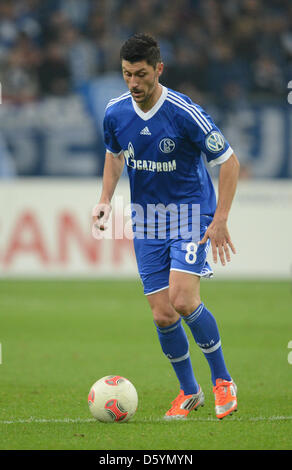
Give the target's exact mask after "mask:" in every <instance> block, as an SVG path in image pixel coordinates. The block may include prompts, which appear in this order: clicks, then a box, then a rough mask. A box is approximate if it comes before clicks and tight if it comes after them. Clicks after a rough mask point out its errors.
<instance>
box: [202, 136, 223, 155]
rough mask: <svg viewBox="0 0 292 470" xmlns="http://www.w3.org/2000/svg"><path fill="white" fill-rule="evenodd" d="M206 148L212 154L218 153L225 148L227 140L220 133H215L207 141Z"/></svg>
mask: <svg viewBox="0 0 292 470" xmlns="http://www.w3.org/2000/svg"><path fill="white" fill-rule="evenodd" d="M205 144H206V148H207V149H208V150H210V152H214V153H218V152H221V150H223V149H224V147H225V140H224V137H223V135H222V134H220V132H218V131H213V132H211V134H209V135H208V136H207V137H206V139H205Z"/></svg>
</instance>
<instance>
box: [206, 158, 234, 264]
mask: <svg viewBox="0 0 292 470" xmlns="http://www.w3.org/2000/svg"><path fill="white" fill-rule="evenodd" d="M239 166H240V165H239V161H238V159H237V157H236V155H235V154H234V153H232V155H231V156H230V157H229V158H228V159H227V160H226V161H224V162H223V163H222V164H221V165H220V171H219V182H218V202H217V208H216V211H215V214H214V218H213V221H212V222H211V224H210V225H209V227H208V229H207V230H206V233H205V235H204V237H203V238H202V240H201V241H200V242H199V244H204V243H206V242H207V240H208V239H210V243H211V247H212V254H213V260H214V262H215V263H217V260H218V255H219V258H220V261H221V263H222V265H225V264H226V260H227V261H228V262H229V261H230V260H231V256H230V250H231V251H232V253H234V254H235V253H236V250H235V247H234V245H233V243H232V240H231V237H230V235H229V231H228V227H227V221H228V216H229V212H230V209H231V205H232V201H233V198H234V195H235V191H236V186H237V181H238V175H239Z"/></svg>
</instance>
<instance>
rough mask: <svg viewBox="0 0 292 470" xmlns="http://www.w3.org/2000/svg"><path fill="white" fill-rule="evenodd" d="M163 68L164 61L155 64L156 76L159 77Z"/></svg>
mask: <svg viewBox="0 0 292 470" xmlns="http://www.w3.org/2000/svg"><path fill="white" fill-rule="evenodd" d="M163 69H164V63H163V62H158V64H157V66H156V70H157V73H158V77H160V76H161V75H162V72H163Z"/></svg>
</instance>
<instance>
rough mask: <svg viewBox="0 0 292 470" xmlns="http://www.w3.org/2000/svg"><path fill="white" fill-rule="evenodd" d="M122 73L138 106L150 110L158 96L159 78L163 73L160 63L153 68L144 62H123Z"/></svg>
mask: <svg viewBox="0 0 292 470" xmlns="http://www.w3.org/2000/svg"><path fill="white" fill-rule="evenodd" d="M122 71H123V77H124V80H125V82H126V84H127V85H128V88H129V90H130V92H131V95H132V97H133V99H134V100H135V101H136V103H137V104H138V106H140V107H141V108H142V109H143V108H149V107H150V108H151V107H152V106H153V105H154V104H155V102H156V99H157V95H159V94H160V86H159V77H160V75H161V74H162V71H163V64H162V63H161V62H160V63H158V64H157V65H156V67H155V68H154V67H152V65H149V64H147V62H146V61H145V60H143V61H141V62H134V63H132V62H128V61H127V60H123V61H122Z"/></svg>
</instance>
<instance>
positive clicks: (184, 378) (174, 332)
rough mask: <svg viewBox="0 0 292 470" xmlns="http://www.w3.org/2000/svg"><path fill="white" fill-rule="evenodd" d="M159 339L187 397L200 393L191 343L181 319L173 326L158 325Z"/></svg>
mask: <svg viewBox="0 0 292 470" xmlns="http://www.w3.org/2000/svg"><path fill="white" fill-rule="evenodd" d="M156 329H157V333H158V338H159V341H160V344H161V347H162V351H163V352H164V354H165V355H166V357H167V358H168V359H169V360H170V362H171V365H172V367H173V369H174V371H175V373H176V376H177V378H178V380H179V383H180V388H181V390H183V391H184V393H185V395H191V394H194V393H197V392H198V391H199V385H198V383H197V381H196V379H195V376H194V372H193V368H192V364H191V359H190V353H189V342H188V339H187V335H186V332H185V330H184V328H183V326H182V322H181V318H180V319H179V320H178V321H177V322H176V323H174V324H173V325H170V326H167V327H160V326H157V325H156Z"/></svg>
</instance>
